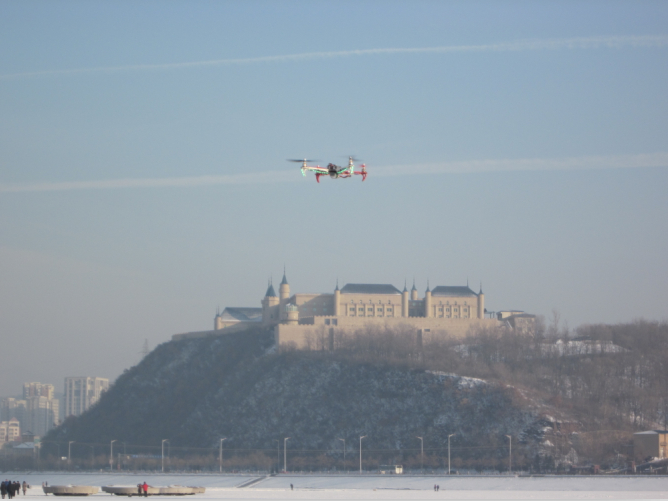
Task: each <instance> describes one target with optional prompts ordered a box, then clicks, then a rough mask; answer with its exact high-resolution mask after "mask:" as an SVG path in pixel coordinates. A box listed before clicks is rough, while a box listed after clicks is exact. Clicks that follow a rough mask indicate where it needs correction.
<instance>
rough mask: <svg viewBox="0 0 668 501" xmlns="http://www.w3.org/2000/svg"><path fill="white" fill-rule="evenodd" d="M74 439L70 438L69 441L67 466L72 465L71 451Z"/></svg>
mask: <svg viewBox="0 0 668 501" xmlns="http://www.w3.org/2000/svg"><path fill="white" fill-rule="evenodd" d="M74 442H75V441H74V440H70V441H69V442H68V443H67V466H70V464H71V463H70V453H71V452H72V444H73V443H74Z"/></svg>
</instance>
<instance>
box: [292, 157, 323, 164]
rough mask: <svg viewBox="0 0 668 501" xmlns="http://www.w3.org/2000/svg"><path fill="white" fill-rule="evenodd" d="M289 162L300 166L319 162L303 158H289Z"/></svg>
mask: <svg viewBox="0 0 668 501" xmlns="http://www.w3.org/2000/svg"><path fill="white" fill-rule="evenodd" d="M288 162H296V163H299V164H303V163H304V162H317V160H312V159H311V160H309V159H308V158H302V159H301V160H300V159H298V158H288Z"/></svg>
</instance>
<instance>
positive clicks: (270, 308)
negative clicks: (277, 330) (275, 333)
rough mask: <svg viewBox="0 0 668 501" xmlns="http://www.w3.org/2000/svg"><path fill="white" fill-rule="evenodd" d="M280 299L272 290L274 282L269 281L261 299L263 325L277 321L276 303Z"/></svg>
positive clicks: (277, 303)
mask: <svg viewBox="0 0 668 501" xmlns="http://www.w3.org/2000/svg"><path fill="white" fill-rule="evenodd" d="M279 303H280V299H279V298H278V296H277V295H276V291H275V290H274V284H272V283H271V280H270V281H269V286H268V287H267V293H266V294H265V295H264V298H263V299H262V323H263V324H264V325H273V324H276V323H278V320H279V318H278V305H279Z"/></svg>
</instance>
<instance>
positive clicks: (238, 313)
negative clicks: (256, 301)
mask: <svg viewBox="0 0 668 501" xmlns="http://www.w3.org/2000/svg"><path fill="white" fill-rule="evenodd" d="M220 316H221V318H222V319H223V321H224V322H262V308H225V309H224V310H223V312H222V313H221V314H220Z"/></svg>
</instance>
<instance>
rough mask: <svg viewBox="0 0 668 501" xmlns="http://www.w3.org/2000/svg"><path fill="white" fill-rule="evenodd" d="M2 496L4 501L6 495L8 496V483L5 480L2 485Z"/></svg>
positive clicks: (0, 490)
mask: <svg viewBox="0 0 668 501" xmlns="http://www.w3.org/2000/svg"><path fill="white" fill-rule="evenodd" d="M0 494H2V499H5V495H6V494H7V482H5V481H4V480H3V481H2V483H1V484H0Z"/></svg>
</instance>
